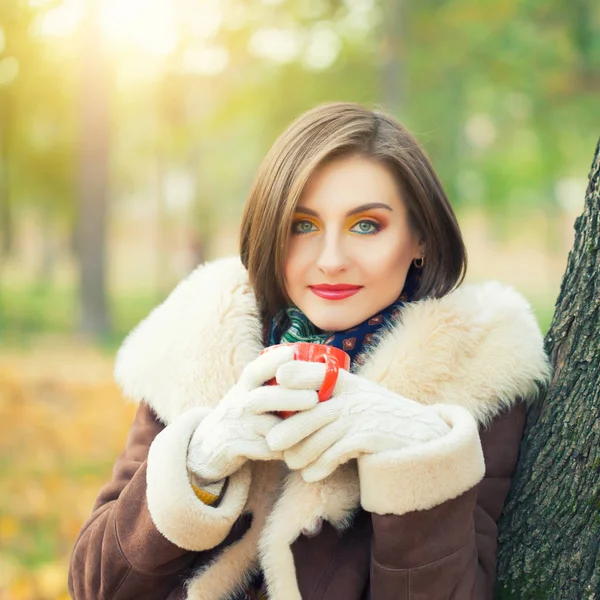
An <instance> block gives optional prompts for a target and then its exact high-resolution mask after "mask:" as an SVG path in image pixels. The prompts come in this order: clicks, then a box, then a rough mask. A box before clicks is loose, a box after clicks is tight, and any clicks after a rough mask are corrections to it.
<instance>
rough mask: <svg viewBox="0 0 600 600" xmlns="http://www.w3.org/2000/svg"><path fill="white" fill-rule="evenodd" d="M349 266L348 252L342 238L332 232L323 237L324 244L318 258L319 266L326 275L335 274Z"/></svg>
mask: <svg viewBox="0 0 600 600" xmlns="http://www.w3.org/2000/svg"><path fill="white" fill-rule="evenodd" d="M347 267H348V254H347V252H346V250H345V248H344V245H343V242H342V239H341V238H340V236H339V235H337V233H334V232H331V233H330V234H329V235H325V236H324V237H323V245H322V247H321V250H320V252H319V256H318V258H317V268H318V269H319V270H320V271H321V272H322V273H323V274H325V275H334V274H336V273H341V272H343V271H345V270H346V269H347Z"/></svg>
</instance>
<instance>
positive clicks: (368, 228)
mask: <svg viewBox="0 0 600 600" xmlns="http://www.w3.org/2000/svg"><path fill="white" fill-rule="evenodd" d="M350 231H352V232H354V233H360V234H361V235H370V234H374V233H379V232H380V231H381V225H380V224H379V223H377V222H375V221H371V220H368V219H362V220H361V221H358V223H355V224H354V226H353V227H352V228H351V229H350Z"/></svg>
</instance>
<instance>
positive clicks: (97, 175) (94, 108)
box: [76, 0, 110, 337]
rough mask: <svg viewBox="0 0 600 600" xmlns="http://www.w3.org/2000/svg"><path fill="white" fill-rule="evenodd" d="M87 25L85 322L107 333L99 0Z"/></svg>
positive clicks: (95, 332) (92, 330)
mask: <svg viewBox="0 0 600 600" xmlns="http://www.w3.org/2000/svg"><path fill="white" fill-rule="evenodd" d="M86 6H87V11H86V16H85V20H84V22H83V25H82V31H81V99H80V100H81V112H80V115H81V128H80V148H81V151H80V157H79V160H80V163H79V169H80V171H79V188H78V198H79V212H78V219H77V238H76V249H77V255H78V258H79V294H80V303H81V304H80V307H81V315H80V328H81V331H82V333H84V334H86V335H90V336H93V337H102V336H104V335H106V334H107V333H108V331H109V321H108V302H107V290H106V229H107V218H108V181H109V163H108V157H109V143H110V142H109V131H110V120H109V99H108V94H109V86H110V81H109V76H108V63H107V61H106V58H105V55H104V51H103V44H102V36H101V32H100V25H99V19H98V11H99V6H100V2H99V0H88V2H87V3H86Z"/></svg>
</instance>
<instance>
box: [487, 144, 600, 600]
mask: <svg viewBox="0 0 600 600" xmlns="http://www.w3.org/2000/svg"><path fill="white" fill-rule="evenodd" d="M599 274H600V141H599V142H598V146H597V148H596V154H595V156H594V160H593V163H592V169H591V172H590V177H589V186H588V189H587V192H586V197H585V208H584V211H583V214H582V215H581V216H580V217H578V218H577V220H576V222H575V243H574V246H573V249H572V250H571V252H570V254H569V259H568V264H567V269H566V272H565V275H564V277H563V281H562V285H561V289H560V293H559V296H558V300H557V302H556V311H555V314H554V318H553V320H552V324H551V326H550V331H549V332H548V334H547V336H546V340H545V342H546V350H547V352H548V355H549V356H550V359H551V361H552V365H553V367H554V376H553V379H552V382H551V384H550V386H549V389H548V390H547V391H545V392H544V393H543V395H542V396H541V397H540V399H539V400H538V401H537V402H535V403H534V404H533V405H532V406H531V408H530V409H529V411H528V419H527V426H526V428H525V434H524V438H523V442H522V446H521V455H520V458H519V465H518V467H517V471H516V474H515V478H514V482H513V487H512V490H511V493H510V496H509V499H508V502H507V504H506V507H505V510H504V515H503V517H502V520H501V522H500V536H499V542H500V549H499V554H498V583H497V586H496V596H497V598H501V599H515V600H516V599H519V600H527V599H529V598H532V599H533V598H535V599H542V598H543V599H556V600H571V599H572V600H583V599H585V600H598V599H600V419H599V417H600V385H599V383H598V374H599V373H600V344H599V343H598V340H600V277H599V276H598V275H599Z"/></svg>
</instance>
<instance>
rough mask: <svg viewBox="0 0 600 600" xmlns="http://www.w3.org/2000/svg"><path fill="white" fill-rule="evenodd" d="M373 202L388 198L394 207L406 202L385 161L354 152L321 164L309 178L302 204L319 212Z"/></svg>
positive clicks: (388, 202)
mask: <svg viewBox="0 0 600 600" xmlns="http://www.w3.org/2000/svg"><path fill="white" fill-rule="evenodd" d="M372 202H385V203H387V204H389V205H390V206H391V207H392V208H395V207H396V206H398V205H402V204H403V203H402V198H401V196H400V191H399V187H398V185H397V182H396V180H395V179H394V177H393V175H392V174H391V172H390V171H389V169H388V168H387V167H386V166H384V165H383V164H381V163H379V162H377V161H375V160H373V159H370V158H366V157H362V156H350V157H343V158H339V159H335V160H333V161H331V162H328V163H325V164H324V165H322V166H321V167H319V168H318V169H317V170H316V171H315V172H314V173H313V174H312V175H311V177H310V178H309V180H308V183H307V184H306V186H305V188H304V191H303V193H302V196H301V197H300V202H299V203H298V206H299V207H303V208H310V209H313V210H317V211H319V212H321V211H325V210H327V211H333V210H336V209H339V210H344V211H346V210H348V209H351V208H352V207H354V206H358V205H360V204H367V203H372Z"/></svg>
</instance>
